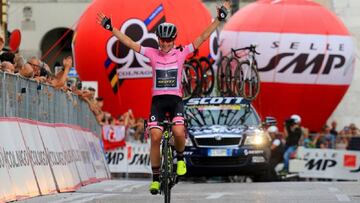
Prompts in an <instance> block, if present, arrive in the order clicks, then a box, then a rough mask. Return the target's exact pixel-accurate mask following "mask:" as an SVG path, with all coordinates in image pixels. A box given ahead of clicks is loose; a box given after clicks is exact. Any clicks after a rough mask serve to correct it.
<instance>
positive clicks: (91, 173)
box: [74, 129, 97, 184]
mask: <svg viewBox="0 0 360 203" xmlns="http://www.w3.org/2000/svg"><path fill="white" fill-rule="evenodd" d="M74 134H75V135H76V136H74V137H75V138H76V142H77V144H78V146H79V150H80V154H81V159H82V162H83V164H84V167H85V169H86V174H87V177H88V182H86V183H85V184H87V183H93V182H96V181H97V179H96V173H95V168H94V166H93V165H92V163H91V158H90V149H89V145H88V142H87V139H86V134H85V132H84V131H82V130H80V129H76V130H74Z"/></svg>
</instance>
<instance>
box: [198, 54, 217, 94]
mask: <svg viewBox="0 0 360 203" xmlns="http://www.w3.org/2000/svg"><path fill="white" fill-rule="evenodd" d="M199 62H200V67H201V72H202V76H201V93H202V94H203V95H205V96H206V95H209V94H210V93H211V92H212V90H213V88H214V69H213V67H212V63H211V62H210V61H209V59H208V58H206V57H201V58H200V59H199Z"/></svg>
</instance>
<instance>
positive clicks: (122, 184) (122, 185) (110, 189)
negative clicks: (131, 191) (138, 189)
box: [104, 183, 131, 192]
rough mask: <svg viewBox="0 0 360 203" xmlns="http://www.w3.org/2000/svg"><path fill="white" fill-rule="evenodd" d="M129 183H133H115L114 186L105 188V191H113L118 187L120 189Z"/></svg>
mask: <svg viewBox="0 0 360 203" xmlns="http://www.w3.org/2000/svg"><path fill="white" fill-rule="evenodd" d="M129 185H131V183H121V184H119V185H114V186H112V187H108V188H105V189H104V191H105V192H113V191H114V190H117V189H120V188H123V187H127V186H129Z"/></svg>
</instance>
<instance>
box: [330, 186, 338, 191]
mask: <svg viewBox="0 0 360 203" xmlns="http://www.w3.org/2000/svg"><path fill="white" fill-rule="evenodd" d="M329 190H330V191H331V192H340V190H339V189H337V188H336V187H329Z"/></svg>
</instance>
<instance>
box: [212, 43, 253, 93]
mask: <svg viewBox="0 0 360 203" xmlns="http://www.w3.org/2000/svg"><path fill="white" fill-rule="evenodd" d="M238 51H243V52H242V53H241V55H239V54H238V53H237V52H238ZM255 54H260V53H258V52H257V51H256V46H255V45H250V46H249V47H244V48H240V49H231V55H230V57H229V56H223V57H221V59H220V61H219V63H218V71H217V80H218V81H217V83H218V88H219V91H220V93H221V94H222V95H226V96H241V97H244V98H246V99H248V100H253V99H255V98H256V96H257V95H258V94H259V92H260V76H259V73H258V71H257V61H256V58H255Z"/></svg>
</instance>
